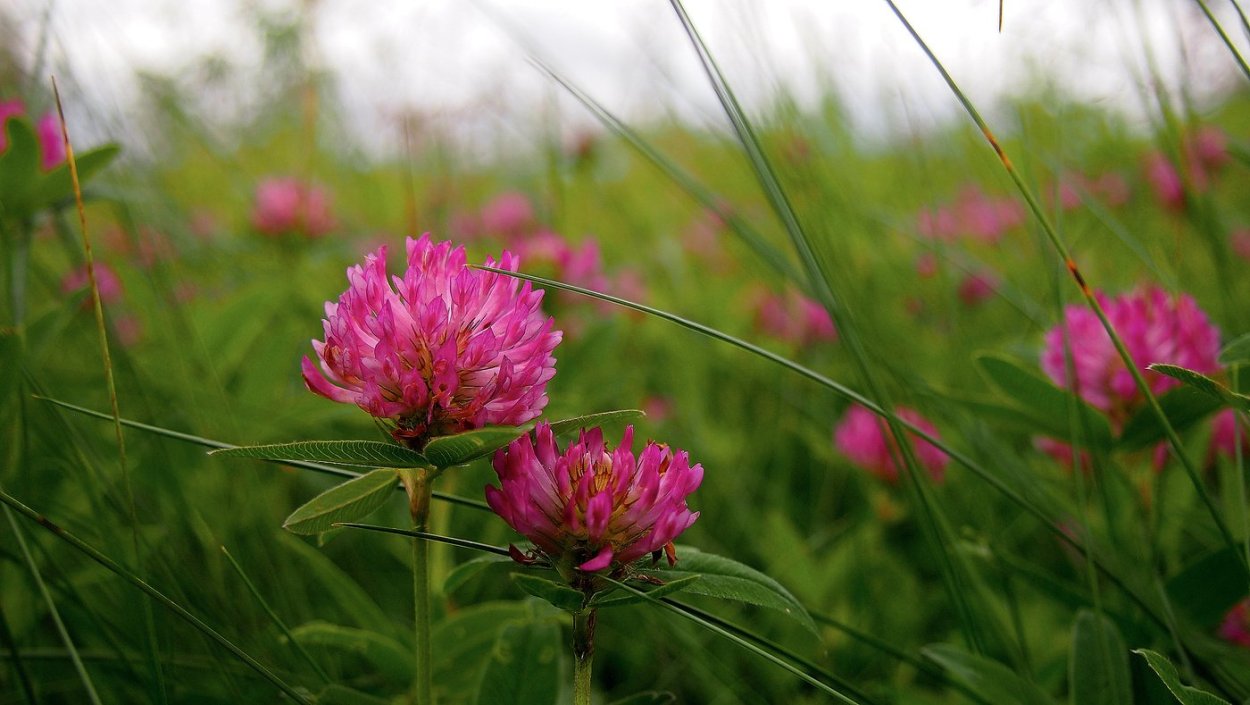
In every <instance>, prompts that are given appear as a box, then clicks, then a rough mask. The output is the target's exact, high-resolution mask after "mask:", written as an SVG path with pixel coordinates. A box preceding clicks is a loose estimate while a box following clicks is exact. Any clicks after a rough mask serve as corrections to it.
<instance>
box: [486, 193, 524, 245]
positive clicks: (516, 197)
mask: <svg viewBox="0 0 1250 705" xmlns="http://www.w3.org/2000/svg"><path fill="white" fill-rule="evenodd" d="M535 222H536V221H535V220H534V207H533V206H531V205H530V200H529V199H528V198H526V196H525V195H524V194H521V193H517V192H515V191H509V192H506V193H501V194H499V195H498V196H496V197H495V199H494V200H492V201H491V202H490V203H487V204H486V205H485V206H483V207H482V213H481V224H482V228H483V229H484V230H485V231H486V232H488V233H491V234H494V235H502V236H504V237H507V238H512V237H517V236H520V235H524V234H525V233H526V231H528V230H529V229H530V228H532V227H534V225H535Z"/></svg>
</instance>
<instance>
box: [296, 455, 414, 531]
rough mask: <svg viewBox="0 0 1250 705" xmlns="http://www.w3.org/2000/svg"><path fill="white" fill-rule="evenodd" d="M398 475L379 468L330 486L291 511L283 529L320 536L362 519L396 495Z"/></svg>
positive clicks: (393, 470)
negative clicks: (335, 525)
mask: <svg viewBox="0 0 1250 705" xmlns="http://www.w3.org/2000/svg"><path fill="white" fill-rule="evenodd" d="M398 481H399V472H398V471H396V470H395V469H393V468H379V469H377V470H374V471H373V472H370V473H366V474H364V475H361V476H360V477H358V478H356V479H354V480H348V481H347V482H344V483H343V484H341V485H337V486H335V487H331V488H330V489H328V490H326V491H325V492H322V493H321V494H319V495H317V496H316V497H313V498H312V499H311V500H309V501H308V503H307V504H305V505H304V506H302V507H300V508H299V509H296V510H295V511H294V512H291V516H289V517H287V518H286V521H284V522H283V523H282V528H284V529H286V530H287V531H290V532H292V533H296V534H304V535H311V534H320V533H322V532H324V531H329V530H330V529H331V528H333V525H334V524H335V523H339V522H345V521H355V520H357V519H362V518H364V517H365V516H367V515H368V514H370V513H371V512H373V510H375V509H377V508H378V507H380V506H382V505H383V504H384V503H385V502H386V500H387V499H388V498H390V497H391V495H393V494H394V491H393V490H394V489H395V483H396V482H398Z"/></svg>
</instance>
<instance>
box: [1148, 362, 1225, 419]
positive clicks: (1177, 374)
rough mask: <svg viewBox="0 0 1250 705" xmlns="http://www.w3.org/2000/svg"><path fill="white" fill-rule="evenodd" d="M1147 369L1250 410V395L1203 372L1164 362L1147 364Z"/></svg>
mask: <svg viewBox="0 0 1250 705" xmlns="http://www.w3.org/2000/svg"><path fill="white" fill-rule="evenodd" d="M1146 369H1148V370H1154V371H1155V372H1158V373H1159V374H1164V375H1167V376H1168V377H1171V378H1172V379H1176V380H1180V381H1181V382H1184V383H1185V384H1187V385H1189V386H1190V387H1193V388H1194V389H1197V390H1198V391H1200V392H1202V393H1203V394H1207V395H1210V396H1212V397H1215V398H1216V399H1219V400H1220V401H1221V402H1223V403H1224V405H1225V406H1231V407H1233V408H1234V409H1240V410H1242V411H1245V412H1250V397H1248V396H1246V395H1244V394H1238V393H1237V392H1234V391H1232V390H1231V389H1229V388H1228V387H1225V386H1224V385H1222V384H1220V383H1219V382H1216V381H1215V380H1213V379H1211V378H1210V377H1208V376H1206V375H1204V374H1202V373H1201V372H1194V371H1193V370H1187V369H1185V368H1184V367H1177V366H1176V365H1165V364H1163V363H1155V364H1153V365H1147V367H1146Z"/></svg>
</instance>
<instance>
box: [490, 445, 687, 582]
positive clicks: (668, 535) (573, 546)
mask: <svg viewBox="0 0 1250 705" xmlns="http://www.w3.org/2000/svg"><path fill="white" fill-rule="evenodd" d="M633 440H634V428H633V426H630V427H627V428H626V429H625V434H624V437H623V438H622V439H621V442H620V444H619V445H617V447H616V448H615V449H613V448H610V447H608V445H607V444H606V443H605V442H604V440H603V430H602V429H600V428H592V429H589V430H587V429H582V431H581V433H580V435H579V437H578V439H577V442H576V443H573V444H571V445H569V446H568V447H567V448H565V449H564V451H563V452H561V450H560V447H559V446H558V445H557V444H556V440H555V436H554V434H553V433H552V431H551V427H550V426H549V425H547V424H545V423H543V424H539V425H538V427H537V428H536V429H535V430H534V434H533V438H532V439H531V437H530V435H528V434H527V435H525V436H522V437H521V438H519V439H517V440H515V441H513V442H512V444H511V445H509V446H508V447H507V448H506V449H502V450H499V451H498V452H496V453H495V457H494V467H495V472H496V473H497V474H498V475H499V483H500V486H499V487H498V488H496V487H494V486H487V488H486V501H487V503H488V504H490V507H491V509H493V510H494V511H495V513H496V514H498V515H499V516H500V517H502V518H503V520H504V521H506V522H508V525H509V526H511V527H512V528H514V529H516V530H517V531H518V532H520V533H521V534H523V535H524V536H525V537H526V538H528V539H529V540H530V541H532V542H533V543H534V545H535V546H536V547H537V550H538V551H540V552H541V553H542V554H544V555H545V556H546V557H547V558H548V559H549V560H551V562H552V563H553V564H554V565H555V566H556V567H557V568H565V569H567V568H570V567H576V569H577V570H580V571H583V572H587V573H592V572H597V571H601V570H604V569H605V568H609V567H611V568H613V571H614V572H617V571H628V569H629V566H630V565H631V564H632V563H633V562H634V561H636V560H638V559H639V558H642V557H643V556H646V555H648V554H652V555H654V554H657V553H658V552H660V551H663V552H664V553H665V554H666V555H667V556H668V560H669V563H670V564H671V563H674V562H675V561H676V560H677V558H676V552H675V550H674V548H673V540H674V539H676V538H677V536H678V535H679V534H681V532H683V531H685V530H686V529H687V528H689V527H690V525H691V524H693V523H694V522H695V520H696V519H698V518H699V513H698V512H692V511H690V508H689V507H688V506H687V505H686V499H687V497H689V495H690V493H691V492H694V491H695V489H697V488H698V487H699V484H700V483H701V482H702V481H703V466H702V465H699V464H697V463H696V464H694V465H691V464H690V457H689V456H688V455H687V453H686V452H685V451H682V450H677V451H674V450H672V449H671V448H669V447H668V446H667V445H665V444H662V443H656V442H654V441H648V442H647V444H646V446H645V447H644V448H643V449H642V452H641V453H639V454H638V455H634V452H633V448H632V446H633Z"/></svg>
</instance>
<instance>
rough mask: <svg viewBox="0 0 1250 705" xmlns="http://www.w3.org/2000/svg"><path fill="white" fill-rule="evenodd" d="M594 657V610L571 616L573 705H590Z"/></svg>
mask: <svg viewBox="0 0 1250 705" xmlns="http://www.w3.org/2000/svg"><path fill="white" fill-rule="evenodd" d="M594 656H595V610H593V609H589V610H582V611H581V612H575V613H574V614H573V705H590V662H591V660H592V659H593V658H594Z"/></svg>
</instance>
